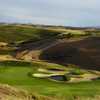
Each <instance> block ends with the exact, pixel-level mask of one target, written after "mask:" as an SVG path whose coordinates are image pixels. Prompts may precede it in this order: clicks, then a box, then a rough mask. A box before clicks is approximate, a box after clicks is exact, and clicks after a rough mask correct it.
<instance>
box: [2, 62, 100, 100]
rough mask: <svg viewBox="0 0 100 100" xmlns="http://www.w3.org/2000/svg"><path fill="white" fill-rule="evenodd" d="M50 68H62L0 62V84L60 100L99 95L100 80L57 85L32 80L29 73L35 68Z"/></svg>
mask: <svg viewBox="0 0 100 100" xmlns="http://www.w3.org/2000/svg"><path fill="white" fill-rule="evenodd" d="M51 66H52V67H63V66H60V65H56V64H48V63H46V64H45V63H43V62H42V63H41V62H33V63H29V62H21V61H4V62H0V83H4V84H9V85H12V86H15V87H18V88H22V89H25V90H28V91H29V92H35V93H38V94H41V95H46V96H52V97H57V98H62V100H67V99H68V100H77V99H75V98H77V97H83V98H86V97H91V98H92V97H93V96H95V95H100V80H95V81H92V82H80V83H59V82H53V81H50V80H48V79H39V78H34V77H31V75H30V73H32V72H35V71H36V68H39V67H42V68H44V67H48V68H49V67H51ZM57 100H58V99H57ZM59 100H60V99H59ZM83 100H86V99H83ZM90 100H92V99H90ZM93 100H94V99H93Z"/></svg>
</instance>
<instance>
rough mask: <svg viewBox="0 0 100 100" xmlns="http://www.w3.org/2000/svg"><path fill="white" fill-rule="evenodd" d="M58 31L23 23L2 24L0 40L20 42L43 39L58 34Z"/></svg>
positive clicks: (0, 26)
mask: <svg viewBox="0 0 100 100" xmlns="http://www.w3.org/2000/svg"><path fill="white" fill-rule="evenodd" d="M57 34H58V32H56V31H52V30H46V29H41V28H34V27H32V26H30V27H26V26H23V25H19V26H18V25H0V41H2V42H7V43H8V42H19V41H25V40H30V39H32V40H33V41H36V40H41V39H45V38H50V37H52V36H56V35H57Z"/></svg>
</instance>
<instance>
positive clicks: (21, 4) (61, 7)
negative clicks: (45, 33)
mask: <svg viewBox="0 0 100 100" xmlns="http://www.w3.org/2000/svg"><path fill="white" fill-rule="evenodd" d="M0 22H7V23H32V24H47V25H65V26H83V27H84V26H100V0H0Z"/></svg>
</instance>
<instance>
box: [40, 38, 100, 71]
mask: <svg viewBox="0 0 100 100" xmlns="http://www.w3.org/2000/svg"><path fill="white" fill-rule="evenodd" d="M39 58H40V59H42V60H48V61H49V62H55V63H60V64H63V65H67V64H75V65H78V66H80V67H82V68H85V69H95V70H100V37H88V38H84V39H82V40H76V41H71V42H68V41H64V42H62V43H59V44H57V45H54V46H51V47H50V48H47V49H46V50H44V51H43V52H42V53H41V55H40V57H39Z"/></svg>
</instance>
